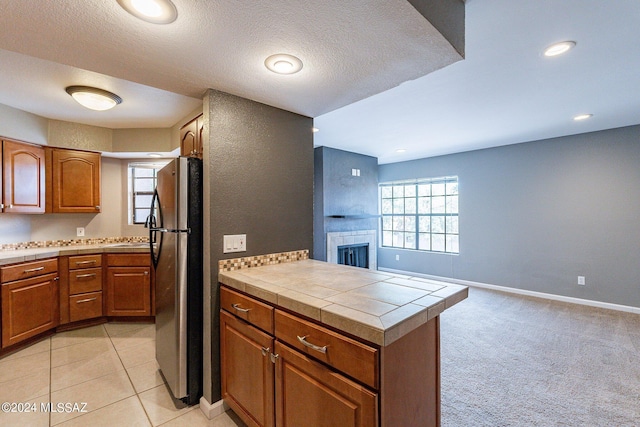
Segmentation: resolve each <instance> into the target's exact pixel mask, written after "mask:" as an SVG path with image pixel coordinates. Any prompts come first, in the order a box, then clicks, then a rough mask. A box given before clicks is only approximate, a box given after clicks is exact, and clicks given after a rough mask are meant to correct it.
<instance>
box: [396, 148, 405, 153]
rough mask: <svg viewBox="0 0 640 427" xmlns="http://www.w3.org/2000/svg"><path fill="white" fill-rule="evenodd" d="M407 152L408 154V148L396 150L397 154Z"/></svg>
mask: <svg viewBox="0 0 640 427" xmlns="http://www.w3.org/2000/svg"><path fill="white" fill-rule="evenodd" d="M406 152H407V149H406V148H398V149H397V150H396V153H406Z"/></svg>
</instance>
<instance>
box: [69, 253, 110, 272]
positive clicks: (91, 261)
mask: <svg viewBox="0 0 640 427" xmlns="http://www.w3.org/2000/svg"><path fill="white" fill-rule="evenodd" d="M101 265H102V255H100V254H95V255H78V256H70V257H69V270H76V269H78V268H90V267H100V266H101Z"/></svg>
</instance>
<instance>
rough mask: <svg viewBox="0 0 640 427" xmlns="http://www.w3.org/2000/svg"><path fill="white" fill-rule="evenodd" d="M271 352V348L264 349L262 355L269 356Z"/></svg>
mask: <svg viewBox="0 0 640 427" xmlns="http://www.w3.org/2000/svg"><path fill="white" fill-rule="evenodd" d="M269 350H271V349H270V348H269V347H266V348H265V347H262V355H263V356H266V355H267V354H269Z"/></svg>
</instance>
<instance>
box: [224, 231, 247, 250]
mask: <svg viewBox="0 0 640 427" xmlns="http://www.w3.org/2000/svg"><path fill="white" fill-rule="evenodd" d="M222 245H223V247H222V252H223V253H225V254H228V253H232V252H246V251H247V235H246V234H225V235H224V238H223V242H222Z"/></svg>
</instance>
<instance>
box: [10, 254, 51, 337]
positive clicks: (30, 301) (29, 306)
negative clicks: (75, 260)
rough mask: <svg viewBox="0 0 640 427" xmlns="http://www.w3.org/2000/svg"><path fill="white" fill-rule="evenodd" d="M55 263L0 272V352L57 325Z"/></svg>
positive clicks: (47, 262) (45, 262) (41, 262)
mask: <svg viewBox="0 0 640 427" xmlns="http://www.w3.org/2000/svg"><path fill="white" fill-rule="evenodd" d="M57 270H58V260H57V259H49V260H41V261H33V262H26V263H20V264H15V265H10V266H4V267H2V268H0V282H1V283H2V285H1V286H2V290H1V295H0V297H1V298H2V304H1V305H2V348H6V347H9V346H11V345H14V344H17V343H19V342H22V341H24V340H26V339H28V338H31V337H34V336H36V335H38V334H41V333H43V332H46V331H48V330H50V329H53V328H55V327H56V326H57V325H58V317H59V312H58V310H59V302H58V273H57Z"/></svg>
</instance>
